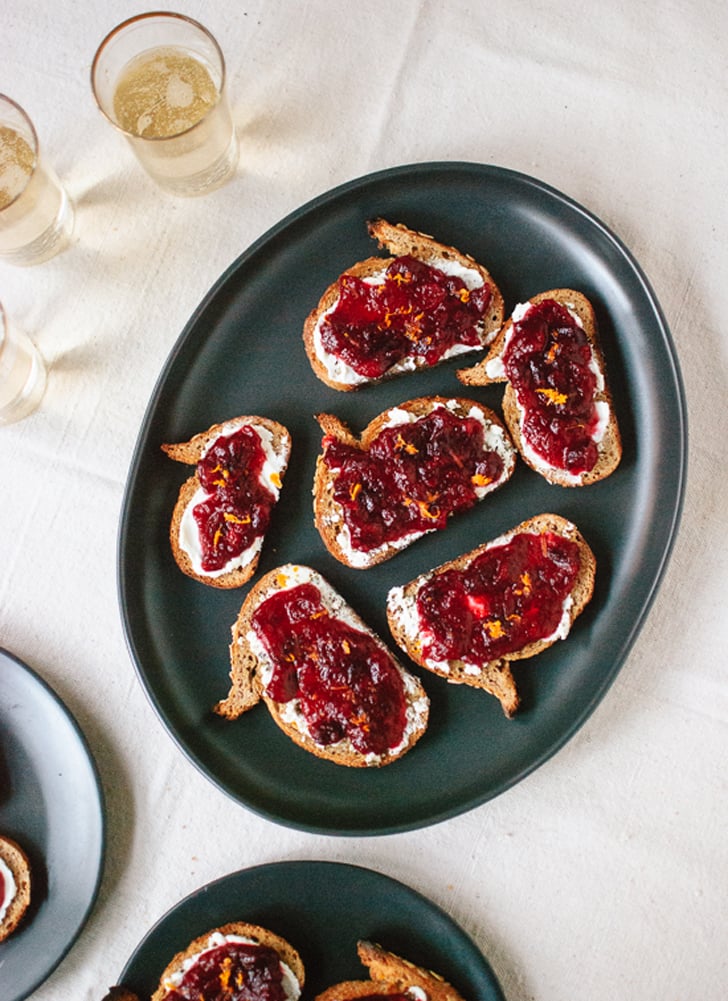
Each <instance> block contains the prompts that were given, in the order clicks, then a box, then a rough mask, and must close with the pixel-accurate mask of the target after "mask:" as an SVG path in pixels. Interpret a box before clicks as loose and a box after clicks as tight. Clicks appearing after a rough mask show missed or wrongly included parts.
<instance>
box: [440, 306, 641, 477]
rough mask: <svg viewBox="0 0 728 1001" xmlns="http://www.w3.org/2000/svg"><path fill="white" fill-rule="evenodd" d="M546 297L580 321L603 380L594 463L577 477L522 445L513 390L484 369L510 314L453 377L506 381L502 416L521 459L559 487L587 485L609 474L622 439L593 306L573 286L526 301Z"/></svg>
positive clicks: (468, 381) (470, 382) (500, 343)
mask: <svg viewBox="0 0 728 1001" xmlns="http://www.w3.org/2000/svg"><path fill="white" fill-rule="evenodd" d="M546 299H554V300H556V302H559V303H561V305H564V306H569V307H570V308H571V309H572V310H573V311H574V312H575V313H576V315H577V316H578V317H579V319H580V320H581V323H582V326H583V329H584V333H585V334H586V337H587V339H588V340H589V344H590V345H591V349H592V352H593V357H594V362H595V364H596V366H597V368H598V369H599V371H600V372H601V374H602V377H603V379H604V387H603V389H601V390H599V391H598V392H597V394H596V397H595V399H596V402H601V403H606V404H607V405H608V406H609V422H608V424H607V427H606V430H605V432H604V436H603V438H602V440H601V441H600V442H598V443H597V447H598V458H597V462H596V464H595V466H594V467H593V468H592V469H590V470H588V471H587V472H584V473H582V474H581V475H580V476H578V477H573V476H571V475H570V474H568V473H566V472H565V471H564V470H562V469H559V468H557V467H554V466H550V465H549V464H548V463H547V462H546V460H545V459H541V460H539V461H538V462H536V461H534V459H533V458H532V456H531V455H530V453H529V452H528V451H527V449H525V448H524V442H523V435H522V423H523V412H522V410H521V407H520V406H519V404H518V401H517V398H516V392H515V390H514V389H513V387H512V385H511V383H510V382H508V381H507V379H506V376H505V375H502V376H491V375H489V374H488V372H487V366H488V364H489V363H490V362H491V361H493V360H495V359H497V358H500V357H501V356H502V354H503V350H504V347H505V344H506V340H507V337H508V335H509V332H510V330H511V329H512V327H513V317H512V316H511V317H510V319H509V320H508V321H507V322H506V324H505V325H504V326H503V328H502V330H501V331H500V332H499V334H498V336H497V337H496V338H495V340H494V341H493V343H492V344H491V346H490V349H489V351H488V354H487V355H486V356H485V358H483V359H482V361H480V362H478V364H477V365H474V366H472V367H471V368H465V369H460V370H459V371H458V372H457V377H458V379H459V380H460V382H462V383H463V384H464V385H466V386H486V385H489V384H490V383H493V382H506V387H505V391H504V394H503V418H504V420H505V422H506V425H507V426H508V430H509V431H510V433H511V437H512V439H513V442H514V444H515V446H516V448H517V449H518V451H519V453H520V455H521V457H522V459H523V461H524V462H525V463H526V464H527V465H528V466H530V467H531V469H533V470H535V472H537V473H539V474H540V475H541V476H543V477H544V478H545V479H546V480H548V481H549V482H550V483H556V484H559V485H560V486H563V487H579V486H588V485H589V484H591V483H596V482H598V481H599V480H603V479H604V478H605V477H606V476H609V475H610V474H611V473H613V472H614V470H615V469H616V468H617V466H618V465H619V462H620V459H621V457H622V441H621V436H620V432H619V425H618V422H617V416H616V413H615V410H614V403H613V400H612V394H611V391H610V388H609V383H608V381H607V372H606V365H605V363H604V356H603V354H602V350H601V346H600V343H599V334H598V329H597V320H596V316H595V313H594V308H593V306H592V304H591V302H590V301H589V299H587V297H586V296H585V295H584V294H583V293H581V292H578V291H576V290H575V289H568V288H556V289H550V290H548V291H546V292H540V293H539V294H538V295H535V296H533V297H532V298H530V299H529V300H528V302H529V303H530V304H531V305H537V304H538V303H540V302H543V301H544V300H546Z"/></svg>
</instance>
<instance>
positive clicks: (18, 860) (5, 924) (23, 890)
mask: <svg viewBox="0 0 728 1001" xmlns="http://www.w3.org/2000/svg"><path fill="white" fill-rule="evenodd" d="M0 859H2V860H3V862H4V863H5V865H6V866H7V867H8V869H9V870H10V872H11V873H12V874H13V879H14V880H15V887H16V891H15V896H14V897H13V899H12V900H11V902H10V905H9V907H8V909H7V911H6V912H5V917H4V918H3V920H2V921H0V942H3V941H5V939H6V938H8V936H10V935H12V934H13V932H14V931H15V930H16V928H17V927H18V925H19V924H20V922H21V921H22V920H23V918H24V917H25V914H26V912H27V910H28V908H29V907H30V896H31V871H30V860H29V858H28V856H27V855H26V854H25V851H24V850H23V849H22V848H21V847H20V845H19V844H18V843H17V842H16V841H14V840H13V839H12V838H8V837H5V836H4V835H0Z"/></svg>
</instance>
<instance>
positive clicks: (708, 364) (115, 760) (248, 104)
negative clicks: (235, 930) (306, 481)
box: [0, 0, 728, 1001]
mask: <svg viewBox="0 0 728 1001" xmlns="http://www.w3.org/2000/svg"><path fill="white" fill-rule="evenodd" d="M176 6H177V9H179V10H180V11H182V12H184V13H188V14H190V15H192V16H196V17H198V18H199V19H200V20H202V21H203V22H204V23H206V24H207V25H208V27H209V28H210V29H211V30H212V31H213V32H214V34H215V35H216V36H217V37H218V39H220V41H221V43H222V45H223V48H224V51H225V54H226V57H227V61H228V70H229V84H230V91H231V95H232V100H233V104H234V111H235V118H236V122H237V125H238V129H239V134H240V139H241V149H242V154H241V164H240V168H239V171H238V174H237V176H236V177H235V179H234V180H233V181H232V182H231V183H229V184H228V185H227V186H225V187H224V188H222V189H220V190H219V191H218V192H216V193H214V194H211V195H209V196H207V197H205V198H204V199H200V200H183V199H174V198H170V197H166V196H163V195H160V194H159V192H158V191H157V189H156V188H155V187H154V186H153V184H152V183H151V182H150V181H149V180H148V179H147V178H146V176H145V175H144V174H143V173H142V171H141V169H140V168H139V167H138V166H137V164H136V161H135V160H134V159H133V156H132V154H131V152H130V151H129V150H128V149H127V147H126V146H125V144H124V143H123V141H122V140H121V139H120V138H119V136H117V135H116V134H114V132H113V130H112V129H111V128H110V127H109V126H108V124H107V123H106V122H105V121H104V120H103V119H102V117H101V116H100V114H99V113H98V111H97V109H96V108H95V106H94V103H93V99H92V96H91V92H90V87H89V67H90V62H91V59H92V57H93V54H94V51H95V48H96V45H97V44H98V42H99V41H100V39H101V38H102V37H103V35H104V34H105V33H106V32H107V31H108V30H109V29H110V28H111V27H113V26H114V25H115V24H116V23H118V22H119V21H120V20H122V19H123V18H124V17H126V16H129V15H131V14H134V13H137V12H138V10H139V5H138V4H137V3H127V2H122V0H93V2H92V0H78V2H75V3H72V4H66V5H59V4H50V3H47V2H41V0H31V2H25V0H6V3H5V5H4V7H3V13H2V15H1V16H0V19H1V20H2V30H1V31H0V91H5V92H7V93H9V94H10V95H12V96H13V97H14V98H15V99H16V100H17V101H18V102H19V103H20V104H22V105H23V106H24V107H25V108H26V110H27V111H28V112H29V114H30V115H31V117H32V118H33V119H34V121H35V123H36V126H37V129H38V131H39V133H40V136H41V142H42V144H43V146H44V147H45V149H46V151H47V153H48V155H49V157H50V159H51V160H52V161H53V162H54V163H55V165H56V168H57V170H58V172H59V174H60V175H61V176H62V177H63V179H64V180H65V182H66V183H67V186H68V188H69V190H70V193H71V195H72V197H73V199H74V201H75V203H76V206H77V225H76V233H75V237H74V242H73V245H72V246H71V247H70V249H69V250H67V251H66V252H65V253H64V254H62V255H61V256H59V257H58V258H56V259H55V260H53V261H51V262H49V263H47V264H44V265H41V266H40V267H37V268H32V269H18V268H12V267H10V266H7V265H0V299H1V300H2V302H3V304H4V306H5V308H6V310H7V311H8V313H9V314H10V315H11V316H12V317H13V319H14V320H15V321H16V322H17V324H18V325H20V326H22V327H23V328H24V329H25V330H26V331H27V332H28V333H29V334H30V335H31V336H32V337H33V339H34V340H35V341H36V342H37V344H38V345H39V347H40V348H41V350H42V352H43V353H44V355H45V357H46V358H47V360H48V363H49V368H50V376H49V384H48V389H47V393H46V396H45V398H44V401H43V404H42V407H41V409H40V410H39V411H38V412H37V413H36V414H35V415H33V416H32V417H30V418H28V419H27V420H25V421H24V422H22V423H19V424H17V425H14V426H10V427H6V428H2V429H0V465H1V468H2V489H1V491H0V645H2V646H4V647H6V648H8V649H10V650H12V651H13V652H14V653H15V654H17V655H18V656H19V657H21V658H22V659H24V660H26V661H27V662H28V663H29V664H30V665H31V666H32V667H34V668H35V669H36V670H37V671H38V672H39V673H40V674H41V675H42V676H43V677H44V678H45V679H46V680H47V681H48V682H49V684H50V685H51V686H52V687H53V688H54V689H55V690H56V691H57V692H58V694H59V695H60V696H61V698H62V699H63V700H64V701H65V703H66V704H67V706H68V707H69V708H70V710H71V711H72V712H73V714H74V715H75V716H76V718H77V720H78V722H79V724H80V725H81V727H82V729H83V731H84V732H85V734H86V736H87V738H88V741H89V743H90V746H91V749H92V751H93V754H94V756H95V759H96V761H97V763H98V767H99V770H100V775H101V779H102V782H103V787H104V792H105V796H106V800H107V809H108V848H107V861H106V867H105V871H104V877H103V882H102V885H101V891H100V895H99V898H98V901H97V903H96V906H95V908H94V910H93V912H92V914H91V916H90V919H89V920H88V922H87V924H86V926H85V928H84V930H83V933H82V934H81V936H80V937H79V939H78V940H77V942H76V944H75V945H74V947H73V948H72V949H71V951H70V953H69V954H68V956H67V957H66V958H65V959H64V960H63V962H62V963H61V964H60V966H59V967H58V969H57V970H56V971H55V972H54V973H53V974H52V975H51V977H50V979H48V980H47V982H46V983H45V984H44V985H43V986H42V987H40V988H39V989H38V990H37V991H36V993H35V994H34V1001H61V999H64V1001H65V999H69V1001H70V999H73V1001H93V999H98V998H100V997H101V996H102V995H103V993H104V991H105V989H106V987H107V986H108V985H109V984H111V983H113V982H114V978H115V976H116V975H117V974H118V972H119V971H120V970H121V968H122V967H123V965H124V963H125V961H126V959H127V957H128V956H129V955H130V953H131V952H132V950H133V949H134V947H135V945H136V944H137V942H138V941H139V940H140V938H141V937H142V935H143V934H144V933H145V932H146V931H147V929H148V928H149V927H150V926H151V924H152V923H153V922H154V921H155V920H156V919H157V918H158V917H159V916H160V915H162V914H163V913H164V912H165V911H166V910H167V909H168V908H169V907H170V906H172V905H173V904H174V903H176V902H177V901H178V900H179V899H180V898H182V897H183V896H185V895H186V894H187V893H189V892H191V891H192V890H194V889H196V888H197V887H199V886H201V885H202V884H204V883H205V882H207V881H209V880H210V879H213V878H215V877H217V876H220V875H223V874H225V873H228V872H232V871H234V870H236V869H238V868H240V867H241V866H244V865H252V864H255V863H259V862H268V861H274V860H285V859H295V858H313V859H330V860H336V861H345V862H356V863H360V864H363V865H366V866H370V867H371V868H374V869H377V870H379V871H381V872H384V873H387V874H389V875H391V876H394V877H395V878H397V879H399V880H402V881H403V882H405V883H407V884H409V885H411V886H413V887H415V888H416V889H418V890H420V891H421V892H423V893H424V894H425V895H427V896H428V897H430V898H431V899H432V900H434V901H435V902H436V903H438V904H440V905H441V906H442V907H443V908H444V909H445V910H446V911H447V912H448V913H449V914H450V915H452V917H453V918H454V919H455V920H456V921H457V922H459V923H460V924H461V926H462V927H463V928H464V929H465V930H466V931H467V932H468V933H469V934H470V935H471V936H472V937H473V939H474V940H475V942H476V943H477V944H478V946H479V947H480V948H481V949H482V952H483V954H484V955H485V956H486V957H487V959H488V960H489V962H490V963H491V964H492V967H493V969H494V971H495V973H496V975H497V977H498V979H499V980H500V982H501V984H502V987H503V991H504V993H505V996H506V998H507V999H508V1001H530V999H534V998H538V999H539V1001H574V999H576V998H586V999H589V1001H612V999H614V998H634V999H640V1001H663V999H667V998H669V999H671V1001H692V999H696V1001H697V999H699V1001H719V999H721V998H724V997H726V992H727V991H728V963H727V960H726V956H727V955H728V950H727V949H726V930H727V923H726V901H727V900H728V860H727V858H726V842H727V837H726V835H727V834H728V831H727V828H726V821H727V819H728V815H727V810H726V792H727V784H726V746H727V745H726V733H727V729H728V700H727V696H726V692H727V691H728V687H727V682H728V678H727V676H726V666H725V664H726V655H725V651H726V648H727V647H728V616H726V614H725V594H726V589H728V559H727V558H726V546H725V530H726V515H725V510H724V491H725V465H726V461H728V447H727V445H726V442H727V440H728V435H727V434H726V418H725V413H726V411H725V399H726V357H727V355H726V334H725V318H726V316H728V271H727V266H728V250H727V249H726V248H727V246H728V244H727V243H726V232H728V217H727V212H726V205H727V199H726V180H727V177H726V113H727V112H728V82H727V81H728V77H727V74H726V70H727V62H726V37H728V8H727V7H726V5H725V4H724V3H723V2H722V0H697V2H688V0H664V2H662V3H660V4H657V3H654V2H646V3H632V2H630V3H627V2H625V0H613V2H609V3H596V2H592V3H581V2H578V0H564V2H561V3H557V2H555V0H540V2H533V0H532V2H526V0H492V2H490V3H488V4H478V3H475V2H470V3H468V2H452V3H448V2H444V3H439V4H436V3H432V2H428V0H398V2H397V3H392V4H389V5H386V6H385V5H380V4H368V5H355V4H352V3H346V2H345V3H341V2H337V0H307V2H301V3H294V2H288V3H287V2H285V0H268V2H265V0H250V2H248V3H212V4H203V3H199V2H197V3H196V2H180V3H178V4H177V5H176ZM433 160H466V161H475V162H483V163H492V164H497V165H500V166H503V167H508V168H513V169H515V170H518V171H522V172H524V173H527V174H530V175H533V176H535V177H537V178H539V179H540V180H542V181H544V182H546V183H548V184H550V185H553V186H554V187H556V188H558V189H559V190H561V191H563V192H565V193H566V194H568V195H569V196H571V197H572V198H574V199H576V200H577V201H579V202H581V203H582V204H583V205H585V206H586V207H587V208H588V209H589V210H590V211H592V212H593V213H595V214H596V215H597V216H599V217H600V218H601V219H602V220H604V222H605V223H606V224H607V225H608V226H610V227H611V228H612V229H613V230H614V231H615V232H616V233H617V235H618V236H619V237H620V238H621V239H622V240H623V241H624V242H625V244H626V245H627V247H628V248H629V249H630V250H631V251H632V253H633V254H634V255H635V257H636V258H637V260H638V261H639V262H640V264H641V265H642V267H643V269H644V270H645V272H646V274H647V276H648V278H649V280H650V282H651V283H652V285H653V287H654V290H655V292H656V294H657V297H658V299H659V300H660V302H661V305H662V307H663V309H664V312H665V315H666V317H667V320H668V323H669V325H670V327H671V330H672V334H673V337H674V340H675V343H676V347H677V352H678V356H679V359H680V362H681V365H682V372H683V376H684V381H685V387H686V393H687V398H688V402H689V414H690V434H691V452H690V470H689V482H688V488H687V495H686V500H685V507H684V515H683V519H682V526H681V531H680V535H679V537H678V540H677V543H676V546H675V548H674V552H673V556H672V559H671V562H670V565H669V568H668V571H667V574H666V576H665V578H664V581H663V584H662V587H661V590H660V592H659V594H658V596H657V599H656V601H655V602H654V605H653V607H652V610H651V612H650V615H649V618H648V620H647V622H646V624H645V626H644V628H643V630H642V632H641V634H640V636H639V638H638V640H637V642H636V644H635V646H634V648H633V650H632V652H631V654H630V656H629V658H628V660H627V662H626V664H625V665H624V667H623V669H622V671H621V673H620V674H619V676H618V678H617V681H616V683H615V684H614V685H613V687H612V688H611V689H610V691H609V692H608V694H607V696H606V698H605V699H604V700H603V702H602V703H601V705H600V706H599V707H598V709H597V710H596V711H595V712H594V714H593V715H592V716H591V717H590V719H589V720H588V721H587V723H586V724H585V725H584V727H583V728H582V729H581V730H580V731H579V732H578V734H577V735H576V736H575V737H574V738H573V739H572V740H571V741H570V742H569V743H568V744H567V746H566V747H565V748H564V749H563V750H561V751H560V752H559V753H558V754H557V755H556V756H555V757H553V758H552V759H551V760H550V761H548V762H547V763H546V764H545V765H544V766H542V767H541V768H539V769H538V770H537V771H536V772H534V773H533V774H532V775H530V776H529V777H528V778H527V779H526V780H525V781H523V782H522V783H520V784H518V785H517V786H515V787H514V788H512V789H511V790H510V791H508V792H507V793H505V794H503V795H501V796H500V797H498V798H496V799H495V800H492V801H491V802H489V803H487V804H485V805H484V806H482V807H480V808H478V809H476V810H474V811H472V812H470V813H467V814H465V815H462V816H460V817H457V818H456V819H453V820H450V821H448V822H446V823H443V824H439V825H435V826H432V827H429V828H426V829H424V830H420V831H416V832H412V833H404V834H398V835H393V836H386V837H379V838H362V839H359V838H356V839H347V838H336V837H327V836H316V835H312V834H308V833H304V832H300V831H296V830H293V829H289V828H286V827H282V826H276V825H274V824H271V823H268V822H267V821H266V820H264V819H261V818H260V817H258V816H256V815H254V814H253V813H251V812H250V811H248V810H246V809H245V808H243V807H241V806H238V805H237V804H235V803H232V802H231V801H230V800H229V799H228V798H227V797H226V796H224V795H223V794H222V793H221V792H219V791H218V790H217V789H216V788H214V787H213V785H212V784H211V783H210V782H209V781H208V780H207V779H206V778H204V777H203V776H202V775H201V774H199V773H198V772H197V771H196V769H195V768H194V767H193V766H192V765H191V764H190V763H189V762H188V761H187V760H186V759H185V758H184V757H183V755H182V754H181V753H180V752H179V750H178V749H177V747H176V746H175V744H174V742H173V741H172V740H171V739H170V737H169V735H168V734H167V732H166V731H165V729H164V727H163V726H162V724H161V723H160V722H159V720H158V719H157V717H156V715H155V713H154V711H153V710H152V708H151V707H150V705H149V702H148V700H147V698H146V697H145V694H144V692H143V691H142V688H141V686H140V684H139V683H138V681H137V678H136V675H135V672H134V669H133V667H132V664H131V663H130V659H129V656H128V654H127V650H126V646H125V642H124V637H123V634H122V629H121V624H120V618H119V613H118V610H117V594H116V576H115V566H116V544H117V526H118V519H119V512H120V505H121V500H122V493H123V488H124V483H125V477H126V474H127V470H128V465H129V462H130V458H131V454H132V449H133V446H134V443H135V439H136V435H137V433H138V430H139V427H140V423H141V420H142V417H143V414H144V410H145V407H146V404H147V401H148V398H149V395H150V393H151V391H152V388H153V386H154V384H155V381H156V379H157V376H158V373H159V371H160V369H161V366H162V364H163V362H164V360H165V358H166V356H167V354H168V352H169V351H170V349H171V347H172V345H173V344H174V343H175V341H176V339H177V337H178V335H179V333H180V331H181V330H182V328H183V326H184V324H185V322H186V321H187V319H188V317H189V316H190V314H191V313H192V311H193V310H194V309H195V307H196V306H197V304H198V302H199V301H200V299H201V298H202V297H203V295H204V294H205V293H206V292H207V290H208V289H209V287H210V286H211V285H212V284H213V283H214V281H215V280H216V279H217V277H218V276H219V275H220V273H221V272H222V271H223V270H224V269H225V268H226V267H227V266H228V265H229V264H230V263H231V262H232V261H233V260H234V259H235V257H237V255H238V254H239V253H240V252H242V250H244V249H245V248H246V247H247V246H248V245H249V244H250V243H251V242H252V241H254V240H255V239H256V238H257V237H259V236H260V235H261V234H262V233H264V232H265V231H266V230H267V229H268V228H269V227H270V226H271V225H273V224H274V223H275V222H277V221H278V220H279V219H281V218H282V217H283V216H285V215H286V214H287V213H288V212H289V211H291V210H293V209H294V208H296V207H297V206H298V205H300V204H302V203H304V202H306V201H307V200H309V199H310V198H312V197H314V196H316V195H317V194H319V193H321V192H323V191H325V190H327V189H328V188H330V187H332V186H334V185H336V184H339V183H341V182H344V181H347V180H349V179H352V178H355V177H359V176H362V175H364V174H367V173H368V172H370V171H373V170H377V169H380V168H386V167H389V166H392V165H396V164H403V163H414V162H421V161H433ZM0 977H2V970H1V968H0ZM471 1001H475V999H471Z"/></svg>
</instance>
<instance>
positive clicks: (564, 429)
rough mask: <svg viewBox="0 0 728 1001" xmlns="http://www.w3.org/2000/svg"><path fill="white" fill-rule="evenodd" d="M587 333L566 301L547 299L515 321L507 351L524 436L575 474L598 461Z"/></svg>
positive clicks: (593, 379) (593, 377)
mask: <svg viewBox="0 0 728 1001" xmlns="http://www.w3.org/2000/svg"><path fill="white" fill-rule="evenodd" d="M591 360H592V349H591V345H590V344H589V341H588V339H587V336H586V334H585V333H584V331H583V330H582V328H581V327H580V326H579V324H578V323H577V322H576V321H575V320H574V318H573V316H572V315H571V313H570V312H569V311H568V309H566V307H565V306H563V305H561V303H558V302H556V301H555V300H553V299H545V300H543V301H542V302H540V303H537V304H536V305H534V306H532V307H531V308H530V309H529V310H528V312H527V313H526V314H525V316H524V317H523V318H522V319H521V320H518V321H517V322H516V323H514V324H513V333H512V336H511V338H510V340H509V342H508V345H507V347H506V350H505V352H504V356H503V362H504V365H505V370H506V375H507V376H508V379H509V380H510V383H511V385H512V386H513V388H514V390H515V392H516V396H517V398H518V402H519V404H520V406H521V407H522V408H523V412H524V413H523V428H522V434H523V437H524V438H525V439H526V440H527V442H528V443H529V445H530V446H531V447H532V448H533V450H534V451H535V452H536V453H537V454H538V455H539V456H541V457H542V458H543V459H545V460H546V461H547V462H548V463H549V464H550V465H551V466H554V467H555V468H557V469H562V470H565V471H566V472H568V473H571V474H573V475H575V476H577V475H579V474H580V473H584V472H588V471H589V470H591V469H593V467H594V465H595V464H596V461H597V457H598V451H597V445H596V443H595V441H594V433H595V431H596V427H597V420H598V417H597V411H596V408H595V406H594V396H595V391H596V385H597V379H596V375H595V373H594V371H593V370H592V369H591V368H590V367H589V364H590V362H591Z"/></svg>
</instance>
